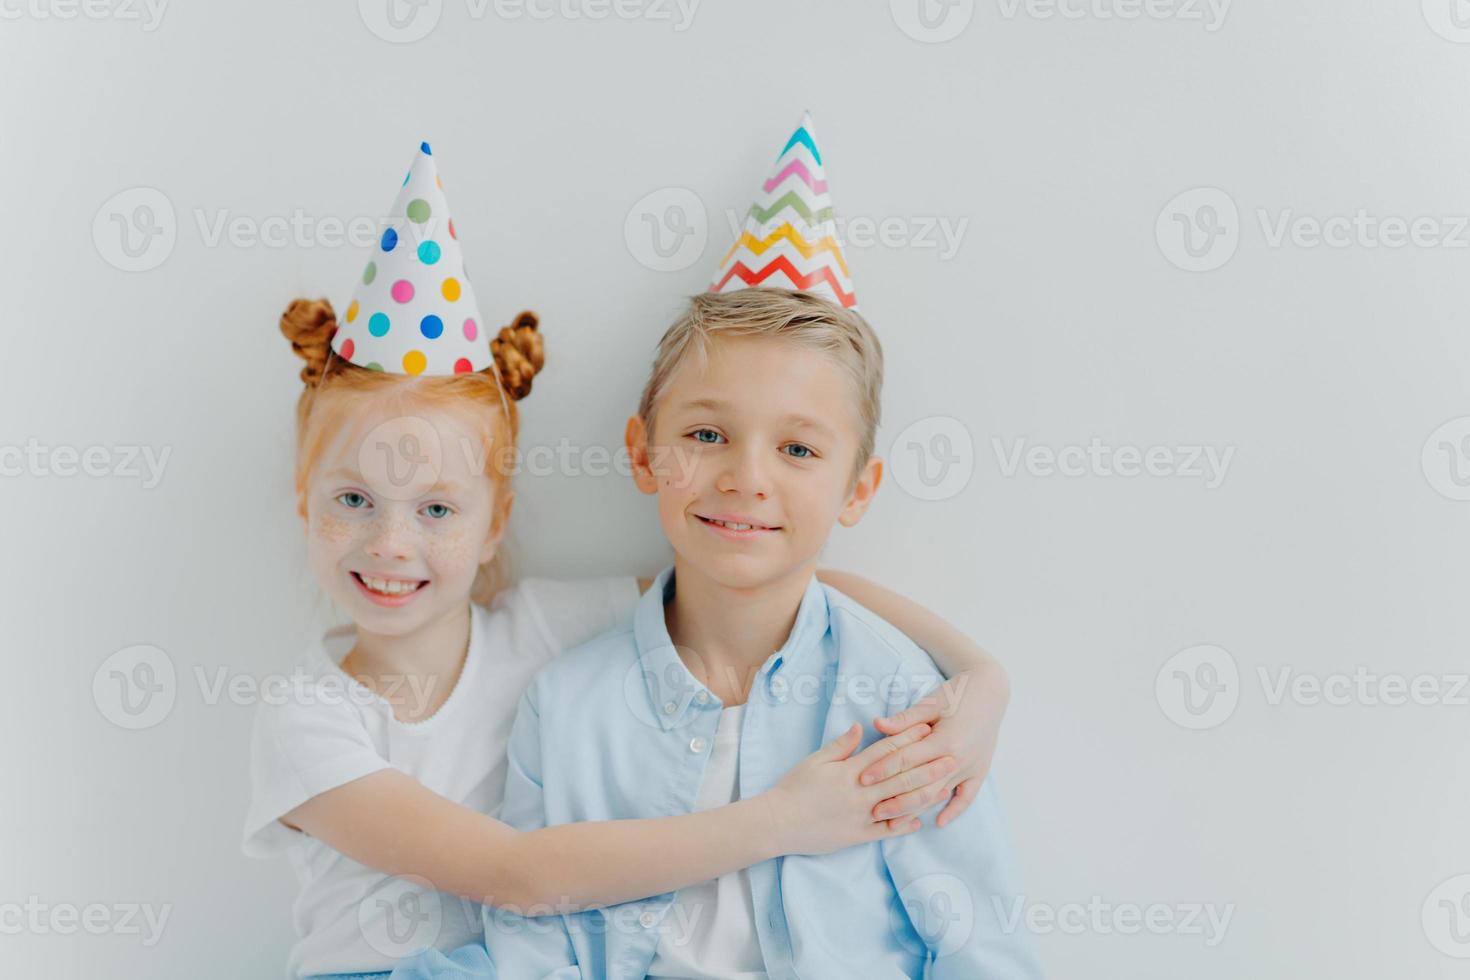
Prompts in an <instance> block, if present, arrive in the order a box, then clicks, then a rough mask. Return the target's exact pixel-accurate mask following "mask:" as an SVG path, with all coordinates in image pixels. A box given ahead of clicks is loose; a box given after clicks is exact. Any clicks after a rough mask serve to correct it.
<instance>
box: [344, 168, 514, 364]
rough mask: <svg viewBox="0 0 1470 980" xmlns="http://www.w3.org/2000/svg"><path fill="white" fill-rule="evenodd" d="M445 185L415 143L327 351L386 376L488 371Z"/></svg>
mask: <svg viewBox="0 0 1470 980" xmlns="http://www.w3.org/2000/svg"><path fill="white" fill-rule="evenodd" d="M483 322H484V321H482V320H481V318H480V311H479V308H478V307H477V306H476V305H475V292H474V290H473V289H472V288H471V287H470V283H469V279H468V278H466V276H465V271H464V255H463V254H462V253H461V251H460V247H459V238H458V236H457V235H456V233H455V228H454V220H453V218H451V217H450V213H449V201H448V199H447V198H446V197H445V196H444V184H443V182H442V181H441V180H440V179H439V171H438V168H437V167H436V166H435V165H434V156H433V153H432V151H431V150H430V149H429V144H428V143H423V144H420V146H419V150H418V153H417V154H415V156H414V159H413V164H412V165H411V166H410V167H409V170H408V175H407V176H406V177H404V178H403V186H402V187H401V188H400V189H399V191H398V197H397V199H396V200H395V201H394V202H393V210H392V211H390V212H389V216H388V221H387V227H386V228H385V229H384V230H383V233H382V235H381V236H380V237H379V239H378V241H377V243H376V244H375V245H374V246H373V249H372V255H371V256H369V259H368V262H367V265H366V266H365V267H364V268H363V271H362V275H361V276H360V277H359V279H358V282H357V287H356V289H355V290H354V291H353V294H352V302H351V303H349V304H348V306H347V313H346V316H344V317H343V319H342V320H341V321H340V322H339V324H338V328H337V332H336V334H335V335H333V337H332V350H334V351H336V352H337V354H338V355H339V356H341V357H343V358H345V359H347V360H349V361H351V362H352V363H353V364H356V365H358V366H359V367H365V368H371V369H373V370H378V371H387V372H388V373H390V374H423V375H443V374H463V373H465V372H468V371H481V370H484V369H485V368H487V367H489V366H490V363H491V361H492V356H491V353H490V338H489V337H488V336H486V335H485V332H484V328H483Z"/></svg>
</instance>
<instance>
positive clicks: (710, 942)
mask: <svg viewBox="0 0 1470 980" xmlns="http://www.w3.org/2000/svg"><path fill="white" fill-rule="evenodd" d="M743 717H745V705H743V704H736V705H731V706H730V707H728V708H725V709H723V710H722V711H721V712H720V722H719V726H718V727H717V728H716V729H715V744H714V745H713V746H712V747H711V748H710V753H709V761H708V762H706V763H705V764H704V778H703V779H701V780H700V783H699V795H698V796H697V797H696V799H695V802H694V809H695V811H699V810H708V809H710V808H711V807H717V806H724V805H725V804H726V803H733V802H735V801H736V800H738V799H740V721H741V719H742V718H743ZM663 930H664V931H663V933H662V935H661V936H660V937H659V941H658V951H657V952H656V953H655V954H654V957H653V962H652V963H650V964H649V966H648V977H649V980H654V978H666V977H667V978H678V980H766V961H765V958H764V957H763V956H762V955H761V944H760V937H759V936H757V935H756V931H755V901H754V899H753V898H752V896H751V892H750V874H749V873H748V872H747V871H746V870H745V869H744V868H742V869H741V870H739V871H735V872H732V873H730V874H726V875H720V877H718V878H713V879H711V880H709V881H702V882H700V883H699V884H697V885H690V886H689V887H688V888H681V889H679V891H678V893H677V894H676V895H675V896H674V904H673V907H672V908H670V909H669V911H668V914H666V915H665V916H664V918H663Z"/></svg>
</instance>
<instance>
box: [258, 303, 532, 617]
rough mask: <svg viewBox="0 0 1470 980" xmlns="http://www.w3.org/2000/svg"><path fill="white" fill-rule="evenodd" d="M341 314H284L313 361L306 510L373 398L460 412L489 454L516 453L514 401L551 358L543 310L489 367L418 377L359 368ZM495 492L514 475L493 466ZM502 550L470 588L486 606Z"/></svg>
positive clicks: (508, 338)
mask: <svg viewBox="0 0 1470 980" xmlns="http://www.w3.org/2000/svg"><path fill="white" fill-rule="evenodd" d="M336 332H337V317H336V314H335V313H333V311H332V304H331V303H329V302H327V301H326V300H324V299H318V300H307V299H298V300H294V301H292V303H291V305H290V306H289V307H288V308H287V309H286V312H285V313H283V314H281V333H282V334H284V335H285V337H286V339H287V340H289V341H291V349H292V350H293V351H295V352H296V354H297V356H298V357H300V358H301V359H302V360H304V361H305V362H306V367H304V368H302V369H301V380H302V381H303V382H305V384H306V387H305V389H303V390H302V392H301V396H300V397H299V398H298V399H297V401H296V501H297V507H298V509H299V511H300V513H301V515H302V516H303V517H304V516H306V489H307V484H308V483H309V482H310V479H311V472H312V468H313V467H314V466H316V464H317V462H318V461H319V459H320V457H321V454H322V452H323V449H324V448H325V446H326V445H327V442H328V440H329V437H330V436H331V435H332V434H333V433H335V432H337V431H339V429H340V428H341V427H342V426H343V425H344V424H346V423H347V422H348V420H350V419H351V418H352V417H353V415H355V414H357V412H358V411H359V410H360V409H362V408H364V407H365V406H366V405H367V404H368V403H369V401H374V402H376V401H378V400H379V399H384V398H388V399H393V400H395V401H396V402H397V403H399V404H403V405H405V406H431V407H436V408H445V409H449V410H451V411H455V412H456V413H457V414H459V415H460V416H461V417H462V418H463V419H464V420H465V422H466V423H467V424H468V425H470V426H471V427H472V428H476V429H478V431H479V434H480V438H481V441H482V448H483V449H484V454H483V455H482V456H481V458H482V459H485V460H487V461H488V460H491V459H496V460H501V459H504V458H505V457H506V456H507V454H508V453H513V452H514V448H515V444H516V435H517V432H518V430H519V428H520V419H519V417H518V415H517V412H516V407H515V403H516V402H517V401H519V400H520V399H522V398H524V397H526V396H527V395H529V394H530V393H531V380H532V379H533V378H534V377H535V376H536V373H537V372H538V371H540V370H541V368H542V366H543V365H544V364H545V362H546V355H545V351H544V349H543V347H542V343H541V333H540V331H539V330H538V329H537V322H536V315H535V314H534V313H530V312H525V313H522V314H520V315H519V316H518V317H516V318H515V320H514V322H512V323H511V324H510V325H509V326H507V327H503V328H502V329H501V330H500V333H499V335H498V336H497V337H496V338H495V339H494V340H492V341H491V342H490V349H491V353H492V354H493V355H494V359H493V363H492V364H491V365H490V366H489V367H488V368H486V369H485V370H483V371H478V372H467V373H464V374H456V375H449V376H431V377H413V376H409V375H403V374H388V373H386V372H384V371H374V370H371V369H369V368H364V367H358V366H357V365H356V364H353V363H352V362H350V361H348V360H346V359H345V358H343V357H341V356H339V355H338V354H337V353H336V352H335V351H333V350H332V335H333V334H335V333H336ZM488 475H489V476H490V478H491V479H492V480H493V481H494V483H495V487H496V495H497V497H499V496H500V495H501V493H502V492H503V491H504V490H506V489H508V487H509V485H510V473H509V472H508V471H507V469H506V468H505V467H503V466H499V465H495V466H491V467H490V472H489V474H488ZM507 576H508V568H507V563H506V559H505V557H504V555H503V552H502V551H500V550H497V551H496V554H495V557H494V558H493V559H491V560H490V561H489V562H487V563H485V564H484V565H481V566H480V569H479V571H478V572H476V574H475V581H474V585H473V586H472V587H471V590H470V598H471V600H472V601H474V602H477V603H480V604H487V603H489V602H490V600H491V599H493V598H494V596H495V593H496V592H498V591H499V590H500V589H501V588H502V587H504V585H505V584H506V579H507Z"/></svg>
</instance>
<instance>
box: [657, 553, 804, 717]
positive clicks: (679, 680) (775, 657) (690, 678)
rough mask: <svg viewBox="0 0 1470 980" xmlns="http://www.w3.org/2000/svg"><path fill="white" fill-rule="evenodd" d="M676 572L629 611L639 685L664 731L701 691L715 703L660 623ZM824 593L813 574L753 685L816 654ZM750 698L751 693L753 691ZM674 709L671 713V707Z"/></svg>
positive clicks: (670, 572)
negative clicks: (784, 633)
mask: <svg viewBox="0 0 1470 980" xmlns="http://www.w3.org/2000/svg"><path fill="white" fill-rule="evenodd" d="M673 590H674V567H673V566H672V565H670V566H669V567H668V568H665V569H664V570H663V571H662V572H659V574H658V577H657V578H655V579H654V580H653V584H652V585H651V586H649V587H648V591H647V592H645V593H643V596H642V598H640V599H639V600H638V606H637V608H636V609H635V610H634V612H633V640H634V642H635V643H636V644H637V645H638V659H639V661H640V662H641V665H642V671H641V673H642V674H643V682H644V685H645V686H646V688H647V691H648V697H649V699H650V701H651V702H652V708H653V716H654V717H655V718H657V719H658V721H659V725H660V727H662V728H663V730H664V731H668V730H669V729H670V728H675V727H677V726H678V725H679V724H681V723H682V722H683V720H684V715H685V712H686V711H687V710H688V708H689V702H690V701H692V700H694V699H695V698H696V697H697V696H699V694H700V693H701V692H703V693H704V695H705V697H706V698H707V699H708V700H709V701H710V702H713V703H716V704H718V703H719V702H718V700H717V699H715V697H714V695H713V694H712V693H710V691H709V689H708V688H706V687H705V686H704V685H703V684H701V683H700V682H699V681H698V680H697V679H696V678H695V676H694V675H693V674H691V673H690V672H689V668H687V667H685V666H684V661H683V660H682V659H680V657H679V652H678V651H677V650H676V649H674V641H673V639H672V638H671V637H670V636H669V627H668V624H667V623H666V622H665V620H664V603H665V602H666V601H668V599H669V597H671V596H672V595H673ZM827 625H828V609H827V593H826V591H825V590H824V589H823V588H822V584H821V583H820V582H818V581H817V577H816V576H815V575H813V576H812V577H811V580H810V581H809V582H807V585H806V591H805V592H804V593H802V597H801V605H800V606H799V607H798V608H797V611H796V622H795V623H793V624H792V627H791V633H790V634H789V635H788V636H787V637H786V642H785V643H783V644H782V645H781V649H779V650H777V651H776V652H775V653H773V654H771V656H770V657H768V658H767V659H766V662H765V663H764V664H762V665H761V669H760V672H759V674H757V678H756V679H757V680H759V679H762V678H765V677H766V675H768V674H776V673H779V672H781V671H782V670H784V669H785V668H787V667H789V666H791V665H792V664H799V663H801V662H802V661H803V660H805V659H806V656H807V655H808V654H810V653H811V652H812V651H813V650H815V649H817V647H818V645H819V643H820V641H821V639H822V637H823V636H825V635H826V633H827ZM752 693H754V692H753V691H752ZM670 705H672V706H673V707H672V709H671V708H670V707H669V706H670Z"/></svg>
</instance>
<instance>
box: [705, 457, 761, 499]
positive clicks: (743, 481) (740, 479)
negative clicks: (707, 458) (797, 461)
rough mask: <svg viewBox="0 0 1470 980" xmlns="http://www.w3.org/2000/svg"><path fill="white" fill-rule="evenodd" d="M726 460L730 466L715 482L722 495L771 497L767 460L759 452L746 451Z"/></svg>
mask: <svg viewBox="0 0 1470 980" xmlns="http://www.w3.org/2000/svg"><path fill="white" fill-rule="evenodd" d="M725 458H726V459H727V460H728V461H729V465H728V466H726V467H725V469H724V470H723V471H721V473H720V476H719V478H718V479H717V480H716V481H715V489H716V490H718V491H720V492H721V493H745V494H749V495H750V496H752V497H760V498H765V497H767V496H769V495H770V490H771V487H770V479H769V476H768V474H767V472H766V463H765V460H764V459H762V457H761V455H760V453H759V451H757V450H755V449H746V450H743V451H738V452H733V453H730V454H728V455H727V456H726V457H725Z"/></svg>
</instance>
